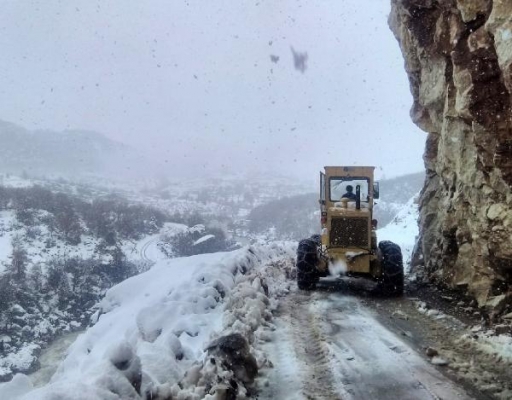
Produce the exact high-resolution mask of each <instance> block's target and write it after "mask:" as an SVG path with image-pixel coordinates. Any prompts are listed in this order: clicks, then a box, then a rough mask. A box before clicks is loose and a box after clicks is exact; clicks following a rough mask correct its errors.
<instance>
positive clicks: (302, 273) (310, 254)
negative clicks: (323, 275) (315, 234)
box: [297, 238, 319, 290]
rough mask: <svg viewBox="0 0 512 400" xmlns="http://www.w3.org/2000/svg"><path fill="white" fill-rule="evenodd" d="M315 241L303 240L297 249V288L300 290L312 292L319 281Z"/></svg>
mask: <svg viewBox="0 0 512 400" xmlns="http://www.w3.org/2000/svg"><path fill="white" fill-rule="evenodd" d="M317 246H318V244H317V241H316V240H315V239H314V238H312V239H304V240H301V241H300V242H299V246H298V247H297V286H298V287H299V289H301V290H313V289H314V288H315V286H316V284H317V282H318V280H319V274H318V270H317V268H316V266H317V264H318V254H317Z"/></svg>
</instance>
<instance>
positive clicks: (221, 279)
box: [0, 243, 296, 400]
mask: <svg viewBox="0 0 512 400" xmlns="http://www.w3.org/2000/svg"><path fill="white" fill-rule="evenodd" d="M295 246H296V244H295V243H280V244H273V245H267V246H255V247H249V248H244V249H241V250H237V251H234V252H230V253H215V254H207V255H198V256H193V257H188V258H180V259H172V260H162V261H159V262H157V264H156V265H155V266H154V267H153V268H152V269H151V270H149V271H147V272H145V273H143V274H140V275H138V276H135V277H132V278H130V279H128V280H126V281H124V282H122V283H120V284H119V285H117V286H114V287H113V288H111V289H110V290H109V291H108V292H107V294H106V296H105V298H104V299H103V300H102V301H101V302H100V304H99V308H100V311H101V315H100V317H99V319H98V321H97V323H96V324H95V325H94V326H93V327H91V328H89V329H88V330H87V331H86V332H85V333H84V334H82V335H80V336H79V337H78V339H77V340H76V341H75V343H74V344H73V345H72V346H71V347H70V349H69V353H68V356H67V357H66V359H65V360H64V361H63V362H62V364H61V365H60V367H59V369H58V370H57V372H56V373H55V375H54V376H53V378H52V380H51V383H50V384H49V385H47V386H45V387H43V388H40V389H36V390H32V387H31V384H30V383H29V382H28V381H27V380H26V379H24V378H22V376H21V375H18V376H16V377H15V379H13V381H11V382H10V383H7V384H3V385H0V398H10V399H17V398H23V399H31V400H32V399H33V400H36V399H48V398H57V397H58V396H59V395H61V394H67V395H69V393H74V394H76V397H73V398H77V399H90V398H95V399H121V398H122V399H140V398H144V396H145V395H146V394H147V393H151V394H152V395H155V397H156V396H163V397H165V395H166V394H172V395H173V396H177V395H179V396H190V397H187V398H199V397H197V396H196V395H194V394H193V393H196V394H198V393H199V392H200V391H201V390H203V392H204V391H206V392H205V393H203V394H204V395H207V392H208V391H209V390H214V389H213V386H212V385H208V384H205V383H204V382H205V380H208V379H210V381H211V382H214V381H215V380H218V379H219V377H221V376H223V377H224V378H226V376H227V375H226V373H225V372H224V375H220V373H219V372H218V371H217V369H218V368H220V366H212V365H211V364H210V363H205V364H202V363H201V362H202V361H203V359H204V357H205V351H204V348H205V346H206V345H207V344H208V343H209V342H210V341H211V340H212V339H214V338H216V337H218V336H221V335H225V334H226V333H242V334H243V336H244V337H245V338H247V339H248V342H249V344H251V345H253V344H254V343H257V342H258V341H264V340H265V337H266V335H267V334H265V332H264V330H263V329H262V328H264V327H265V326H268V324H269V323H268V321H269V320H270V319H271V314H270V311H269V307H270V306H271V301H270V300H269V298H268V297H267V294H268V291H269V286H270V287H271V290H272V291H273V292H274V294H275V293H277V292H279V290H286V289H279V288H278V287H277V286H279V285H281V284H282V282H284V279H283V278H282V276H283V274H284V272H283V269H282V268H278V267H277V265H278V264H279V263H285V262H288V264H290V265H291V264H292V263H289V260H290V259H292V258H293V257H294V256H295ZM278 275H279V277H278ZM280 282H281V283H280ZM252 350H253V351H254V352H255V353H256V359H257V360H258V364H259V365H263V364H264V362H265V358H264V356H263V355H262V354H261V353H258V351H257V350H254V349H252ZM219 364H220V363H219ZM214 370H215V371H217V372H215V371H214ZM216 373H217V375H215V374H216ZM185 375H186V377H185V378H184V376H185ZM226 379H227V378H226ZM178 382H180V385H179V386H178ZM218 383H219V382H215V384H218ZM201 385H204V387H203V386H201ZM198 387H199V389H198ZM201 388H202V389H201ZM198 391H199V392H198ZM17 393H19V394H17ZM24 393H27V394H25V395H24ZM242 394H243V393H242ZM20 395H21V397H20ZM173 398H174V397H173ZM180 398H181V397H180ZM183 398H185V397H183Z"/></svg>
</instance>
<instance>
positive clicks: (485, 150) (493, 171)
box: [389, 0, 512, 312]
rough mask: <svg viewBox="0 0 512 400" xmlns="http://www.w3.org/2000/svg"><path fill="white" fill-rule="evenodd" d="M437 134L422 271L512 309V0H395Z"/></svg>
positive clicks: (414, 87) (427, 125)
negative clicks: (508, 304) (508, 303)
mask: <svg viewBox="0 0 512 400" xmlns="http://www.w3.org/2000/svg"><path fill="white" fill-rule="evenodd" d="M391 2H392V9H391V14H390V17H389V25H390V27H391V29H392V31H393V33H394V34H395V36H396V38H397V40H398V42H399V44H400V47H401V49H402V53H403V56H404V58H405V69H406V71H407V74H408V76H409V81H410V86H411V91H412V94H413V98H414V104H413V106H412V109H411V117H412V119H413V121H414V122H415V123H416V124H417V125H418V126H419V127H420V128H422V129H423V130H425V131H426V132H427V133H428V136H427V144H426V149H425V154H424V161H425V166H426V170H427V171H426V172H427V177H426V181H425V186H424V188H423V190H422V194H421V200H420V221H419V222H420V232H421V233H420V238H419V242H418V245H417V248H416V250H415V259H416V268H419V269H422V270H424V271H425V274H426V276H427V277H428V278H429V279H430V280H431V281H436V282H439V283H442V284H445V285H448V286H451V287H459V288H461V289H463V290H465V291H467V293H468V294H469V295H471V296H474V297H475V298H476V300H477V301H478V304H479V305H480V306H487V307H489V308H492V309H493V311H495V312H496V311H498V312H499V311H503V310H502V309H503V308H504V307H506V303H507V302H508V301H509V300H510V298H511V297H512V296H511V294H512V289H511V288H512V283H511V282H512V190H511V185H512V110H511V93H512V1H510V0H438V1H436V0H392V1H391Z"/></svg>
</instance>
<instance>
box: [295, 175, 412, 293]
mask: <svg viewBox="0 0 512 400" xmlns="http://www.w3.org/2000/svg"><path fill="white" fill-rule="evenodd" d="M373 175H374V167H325V172H321V173H320V200H319V203H320V211H321V234H320V235H313V236H312V237H311V238H309V239H304V240H301V241H300V243H299V246H298V248H297V284H298V286H299V289H303V290H312V289H314V288H315V286H316V283H317V282H318V281H319V279H320V278H321V277H325V276H328V275H340V274H345V275H348V276H365V277H368V278H371V279H374V280H376V281H377V282H378V283H379V286H378V287H379V289H380V290H382V291H383V292H385V293H386V294H388V295H400V294H402V293H403V287H404V271H403V262H402V252H401V249H400V247H399V246H398V245H396V244H395V243H393V242H390V241H382V242H380V243H378V245H377V234H376V229H377V221H376V220H375V219H373V204H374V203H373V201H374V199H378V198H379V185H378V183H377V182H374V177H373Z"/></svg>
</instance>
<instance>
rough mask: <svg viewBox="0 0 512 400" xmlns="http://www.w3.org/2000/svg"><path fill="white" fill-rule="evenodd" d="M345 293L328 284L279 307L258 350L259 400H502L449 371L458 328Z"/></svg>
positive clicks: (396, 304) (406, 301)
mask: <svg viewBox="0 0 512 400" xmlns="http://www.w3.org/2000/svg"><path fill="white" fill-rule="evenodd" d="M349 286H350V285H349ZM349 286H347V285H346V284H340V283H339V281H334V280H333V281H322V282H321V283H320V284H319V286H318V288H317V289H316V290H315V291H312V292H305V291H300V290H298V289H295V288H293V287H292V290H291V291H290V293H289V294H288V295H287V296H286V297H284V298H283V299H282V300H281V302H280V305H279V308H278V309H277V312H276V315H275V321H274V323H275V324H276V329H275V330H274V331H273V332H272V335H273V337H272V339H271V340H270V341H269V342H268V343H267V344H266V345H265V351H266V352H267V354H268V358H269V360H270V368H266V369H265V370H264V371H262V372H263V378H262V381H261V382H260V385H259V386H261V387H262V388H263V389H262V390H261V392H260V394H259V396H258V398H259V399H260V400H266V399H290V400H291V399H319V400H320V399H378V400H397V399H401V400H402V399H411V400H413V399H420V400H421V399H492V398H502V397H500V396H498V397H494V396H493V395H492V394H491V395H489V393H485V392H484V391H481V390H479V389H478V388H477V387H476V386H475V385H473V384H472V381H471V379H463V378H461V377H460V376H459V375H457V370H455V369H453V368H451V367H450V366H449V360H452V361H453V360H454V357H453V350H454V349H453V343H452V339H453V338H451V337H450V335H452V336H454V337H456V336H457V335H458V334H459V333H460V332H458V330H463V329H464V326H463V324H462V323H460V322H457V321H456V320H455V319H453V320H452V319H449V318H448V319H447V320H445V321H441V320H440V319H439V321H436V320H433V319H432V318H431V317H430V316H427V315H424V314H422V313H420V312H418V309H417V307H416V306H415V301H414V299H411V298H407V297H404V298H395V299H379V298H376V297H375V296H372V295H368V292H365V288H359V289H361V290H360V291H358V290H353V288H350V287H349ZM356 286H357V284H356ZM356 289H357V288H356ZM437 325H441V326H442V327H443V328H445V329H446V331H443V328H440V327H438V326H437ZM427 348H431V349H432V350H431V351H430V353H435V354H434V355H432V354H428V355H427V354H426V352H425V349H427ZM445 349H446V353H445V352H444V350H445ZM449 350H450V351H449ZM468 351H469V350H468ZM427 353H429V351H427ZM445 354H446V355H448V356H450V358H446V357H445ZM460 357H462V358H464V357H470V356H468V355H467V354H462V355H460ZM473 361H474V358H473ZM482 368H485V366H483V367H482ZM502 372H504V374H505V376H506V374H507V373H506V369H504V371H502ZM466 378H467V377H466Z"/></svg>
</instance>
